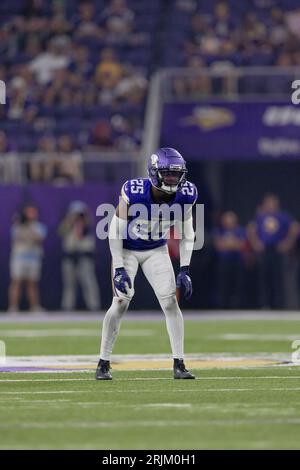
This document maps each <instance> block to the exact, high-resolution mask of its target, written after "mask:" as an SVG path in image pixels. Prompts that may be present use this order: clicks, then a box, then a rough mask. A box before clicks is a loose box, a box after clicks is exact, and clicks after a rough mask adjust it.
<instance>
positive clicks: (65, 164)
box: [53, 135, 83, 184]
mask: <svg viewBox="0 0 300 470" xmlns="http://www.w3.org/2000/svg"><path fill="white" fill-rule="evenodd" d="M53 181H54V182H55V183H60V184H66V183H69V184H70V183H77V184H78V183H82V181H83V174H82V157H81V153H80V152H78V151H76V150H75V149H74V145H73V142H72V139H71V137H70V136H69V135H62V136H60V137H59V138H58V140H57V152H56V158H55V161H54V164H53Z"/></svg>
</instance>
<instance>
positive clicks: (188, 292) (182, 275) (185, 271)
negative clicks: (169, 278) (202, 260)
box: [176, 266, 193, 300]
mask: <svg viewBox="0 0 300 470" xmlns="http://www.w3.org/2000/svg"><path fill="white" fill-rule="evenodd" d="M182 286H183V287H184V297H185V299H186V300H189V299H190V298H191V297H192V293H193V284H192V280H191V278H190V273H189V267H188V266H182V267H181V268H180V271H179V273H178V274H177V278H176V287H177V288H180V287H182Z"/></svg>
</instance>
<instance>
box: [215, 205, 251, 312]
mask: <svg viewBox="0 0 300 470" xmlns="http://www.w3.org/2000/svg"><path fill="white" fill-rule="evenodd" d="M245 244H246V231H245V229H243V228H242V227H241V226H240V225H239V223H238V218H237V215H236V214H235V213H234V212H231V211H228V212H224V213H223V214H222V215H221V220H220V226H219V227H218V228H216V229H215V231H214V245H215V250H216V253H217V273H218V293H219V307H220V308H225V309H229V308H241V307H242V295H243V281H244V270H245V267H244V260H243V251H244V249H245Z"/></svg>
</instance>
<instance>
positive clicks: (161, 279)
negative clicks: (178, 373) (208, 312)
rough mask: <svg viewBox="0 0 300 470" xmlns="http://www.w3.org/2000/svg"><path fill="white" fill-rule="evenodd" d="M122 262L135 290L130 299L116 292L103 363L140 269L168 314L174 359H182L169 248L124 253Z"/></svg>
mask: <svg viewBox="0 0 300 470" xmlns="http://www.w3.org/2000/svg"><path fill="white" fill-rule="evenodd" d="M123 259H124V267H125V269H126V271H127V273H128V275H129V277H130V279H131V283H132V287H131V289H129V288H127V290H128V294H127V295H126V294H123V293H122V292H119V291H116V290H115V289H114V292H115V295H114V297H113V301H112V305H111V307H110V308H109V310H108V311H107V313H106V315H105V317H104V320H103V325H102V341H101V349H100V357H101V359H104V360H107V361H109V360H110V356H111V353H112V349H113V346H114V343H115V340H116V338H117V335H118V332H119V328H120V324H121V319H122V317H123V315H124V314H125V313H126V311H127V310H128V307H129V303H130V301H131V299H132V297H133V296H134V279H135V276H136V273H137V270H138V267H139V265H140V266H141V268H142V270H143V272H144V274H145V276H146V278H147V280H148V281H149V284H150V285H151V287H152V288H153V290H154V292H155V295H156V297H157V299H158V301H159V303H160V306H161V308H162V310H163V312H164V314H165V317H166V324H167V330H168V334H169V339H170V343H171V349H172V353H173V358H178V359H181V358H183V336H184V328H183V318H182V313H181V310H180V308H179V306H178V303H177V300H176V282H175V275H174V270H173V266H172V262H171V259H170V256H169V252H168V248H167V246H166V245H164V246H162V247H159V248H155V249H153V250H146V251H132V250H125V249H124V250H123Z"/></svg>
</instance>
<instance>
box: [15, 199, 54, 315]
mask: <svg viewBox="0 0 300 470" xmlns="http://www.w3.org/2000/svg"><path fill="white" fill-rule="evenodd" d="M46 234H47V228H46V226H45V225H44V224H42V223H40V222H39V221H38V211H37V208H36V207H35V206H33V205H31V204H28V205H26V206H25V207H24V208H23V210H22V211H21V214H20V216H19V217H17V218H16V220H15V221H14V223H13V226H12V231H11V236H12V248H11V254H10V277H11V283H10V286H9V309H8V310H9V312H17V311H18V310H19V305H20V297H21V289H22V285H23V283H25V286H26V294H27V299H28V302H29V306H30V309H31V310H32V311H34V312H39V311H42V310H43V308H42V307H41V305H40V295H39V287H38V282H39V280H40V277H41V268H42V257H43V247H42V244H43V241H44V238H45V237H46Z"/></svg>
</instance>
